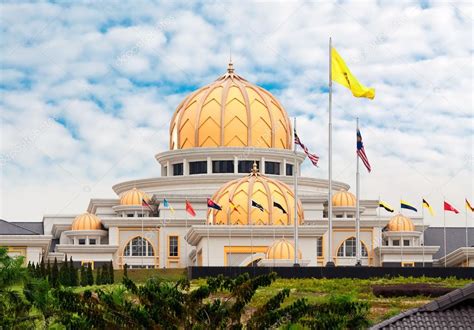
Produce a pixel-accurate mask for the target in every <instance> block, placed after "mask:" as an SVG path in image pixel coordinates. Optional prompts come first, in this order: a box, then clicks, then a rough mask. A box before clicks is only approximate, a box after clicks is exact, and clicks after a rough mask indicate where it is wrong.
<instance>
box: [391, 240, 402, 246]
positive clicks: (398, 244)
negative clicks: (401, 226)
mask: <svg viewBox="0 0 474 330" xmlns="http://www.w3.org/2000/svg"><path fill="white" fill-rule="evenodd" d="M392 245H393V246H400V240H398V239H394V240H393V241H392Z"/></svg>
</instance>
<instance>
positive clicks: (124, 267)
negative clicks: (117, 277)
mask: <svg viewBox="0 0 474 330" xmlns="http://www.w3.org/2000/svg"><path fill="white" fill-rule="evenodd" d="M127 269H128V265H127V264H125V265H123V277H124V278H128V272H127Z"/></svg>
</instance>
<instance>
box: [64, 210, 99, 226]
mask: <svg viewBox="0 0 474 330" xmlns="http://www.w3.org/2000/svg"><path fill="white" fill-rule="evenodd" d="M71 229H72V230H99V229H101V223H100V219H99V218H98V217H97V216H96V215H95V214H91V213H87V212H86V213H84V214H80V215H78V216H77V217H76V218H75V219H74V221H73V222H72V228H71Z"/></svg>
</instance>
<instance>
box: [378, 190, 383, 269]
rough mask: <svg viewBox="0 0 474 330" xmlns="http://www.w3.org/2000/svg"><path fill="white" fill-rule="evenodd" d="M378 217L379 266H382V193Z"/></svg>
mask: <svg viewBox="0 0 474 330" xmlns="http://www.w3.org/2000/svg"><path fill="white" fill-rule="evenodd" d="M377 218H378V226H379V230H380V236H379V266H380V267H382V244H383V243H382V226H381V225H380V195H379V205H378V207H377Z"/></svg>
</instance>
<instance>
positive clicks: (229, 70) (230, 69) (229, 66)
mask: <svg viewBox="0 0 474 330" xmlns="http://www.w3.org/2000/svg"><path fill="white" fill-rule="evenodd" d="M227 72H228V73H234V64H232V58H231V59H230V60H229V65H228V66H227Z"/></svg>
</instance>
